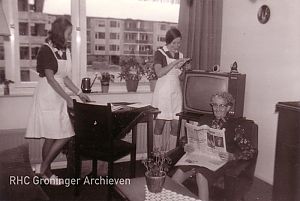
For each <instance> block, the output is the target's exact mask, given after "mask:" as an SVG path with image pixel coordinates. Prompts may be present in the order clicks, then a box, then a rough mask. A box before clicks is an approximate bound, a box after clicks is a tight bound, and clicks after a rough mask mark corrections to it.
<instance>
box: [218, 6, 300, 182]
mask: <svg viewBox="0 0 300 201" xmlns="http://www.w3.org/2000/svg"><path fill="white" fill-rule="evenodd" d="M264 4H266V5H268V6H269V7H270V10H271V18H270V20H269V22H268V23H266V24H260V23H259V22H258V20H257V12H258V9H259V7H260V6H262V5H264ZM223 6H224V8H223V10H224V11H223V30H222V50H221V69H222V70H223V71H229V70H230V65H231V64H232V63H233V62H234V61H237V63H238V70H239V71H240V72H242V73H246V74H247V79H246V95H245V96H246V97H245V116H246V117H248V118H250V119H254V120H255V121H256V122H257V124H258V126H259V156H258V164H257V166H256V173H255V174H256V176H257V177H258V178H261V179H263V180H264V181H266V182H268V183H270V184H272V183H273V172H274V157H275V143H276V130H277V113H275V105H276V103H277V102H279V101H297V100H298V101H299V100H300V1H299V0H280V1H267V0H243V1H241V0H224V5H223Z"/></svg>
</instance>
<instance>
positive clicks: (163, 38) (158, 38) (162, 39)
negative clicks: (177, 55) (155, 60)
mask: <svg viewBox="0 0 300 201" xmlns="http://www.w3.org/2000/svg"><path fill="white" fill-rule="evenodd" d="M157 41H158V42H165V41H166V38H165V37H164V36H157Z"/></svg>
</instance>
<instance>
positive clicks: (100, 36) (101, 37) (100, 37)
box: [95, 32, 105, 39]
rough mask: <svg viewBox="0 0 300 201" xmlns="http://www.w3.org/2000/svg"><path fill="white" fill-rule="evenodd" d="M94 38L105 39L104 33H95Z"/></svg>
mask: <svg viewBox="0 0 300 201" xmlns="http://www.w3.org/2000/svg"><path fill="white" fill-rule="evenodd" d="M95 38H96V39H105V33H104V32H96V33H95Z"/></svg>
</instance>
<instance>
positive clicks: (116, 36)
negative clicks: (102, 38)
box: [109, 33, 120, 39]
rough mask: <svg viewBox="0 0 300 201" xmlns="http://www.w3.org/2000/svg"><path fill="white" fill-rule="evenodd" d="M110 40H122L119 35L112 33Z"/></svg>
mask: <svg viewBox="0 0 300 201" xmlns="http://www.w3.org/2000/svg"><path fill="white" fill-rule="evenodd" d="M109 38H110V39H120V36H119V34H118V33H110V34H109Z"/></svg>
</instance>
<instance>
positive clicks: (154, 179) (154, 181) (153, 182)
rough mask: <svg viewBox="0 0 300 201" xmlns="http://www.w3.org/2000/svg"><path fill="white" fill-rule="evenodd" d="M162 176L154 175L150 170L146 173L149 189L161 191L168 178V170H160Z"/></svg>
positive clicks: (154, 191) (155, 191)
mask: <svg viewBox="0 0 300 201" xmlns="http://www.w3.org/2000/svg"><path fill="white" fill-rule="evenodd" d="M160 173H161V174H160V175H161V176H152V175H151V172H150V171H147V172H146V173H145V178H146V184H147V187H148V190H149V191H150V192H152V193H160V192H161V191H162V189H163V186H164V184H165V180H166V172H164V171H160Z"/></svg>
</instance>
